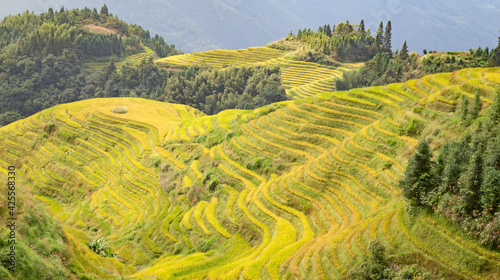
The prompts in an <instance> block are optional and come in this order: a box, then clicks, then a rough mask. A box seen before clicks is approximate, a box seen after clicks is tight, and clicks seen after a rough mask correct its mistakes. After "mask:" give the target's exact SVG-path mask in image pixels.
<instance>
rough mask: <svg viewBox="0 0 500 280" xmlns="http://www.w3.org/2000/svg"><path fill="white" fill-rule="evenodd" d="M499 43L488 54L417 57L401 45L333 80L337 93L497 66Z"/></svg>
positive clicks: (443, 53)
mask: <svg viewBox="0 0 500 280" xmlns="http://www.w3.org/2000/svg"><path fill="white" fill-rule="evenodd" d="M498 57H500V41H499V45H498V47H497V48H496V49H495V50H492V51H491V52H490V51H489V50H488V48H487V47H486V48H485V49H484V50H483V49H482V48H481V47H478V48H477V49H471V50H469V51H468V52H439V53H437V52H432V53H429V54H427V51H426V50H424V55H423V56H421V57H419V56H418V54H417V53H415V52H413V53H411V54H408V45H407V44H406V41H405V43H404V44H403V47H402V48H401V51H399V52H398V50H396V51H395V52H394V53H392V54H391V53H390V52H383V53H378V54H376V55H375V57H374V58H373V59H371V60H370V61H368V62H366V64H365V66H363V67H361V68H359V69H358V71H351V72H345V73H344V74H343V75H342V78H340V79H337V80H335V87H336V88H337V90H348V89H351V88H357V87H365V86H377V85H387V84H390V83H398V82H405V81H408V80H410V79H417V78H421V77H423V76H425V75H429V74H435V73H443V72H452V71H456V70H460V69H464V68H470V67H493V66H499V65H500V60H499V59H498Z"/></svg>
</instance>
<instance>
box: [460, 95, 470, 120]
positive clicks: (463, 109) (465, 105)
mask: <svg viewBox="0 0 500 280" xmlns="http://www.w3.org/2000/svg"><path fill="white" fill-rule="evenodd" d="M468 115H469V98H468V97H467V96H465V95H462V104H461V105H460V119H461V120H462V124H463V125H465V126H467V125H468V122H467V116H468Z"/></svg>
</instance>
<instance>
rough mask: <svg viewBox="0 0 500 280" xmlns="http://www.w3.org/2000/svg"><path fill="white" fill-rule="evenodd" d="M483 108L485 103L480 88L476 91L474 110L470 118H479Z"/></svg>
mask: <svg viewBox="0 0 500 280" xmlns="http://www.w3.org/2000/svg"><path fill="white" fill-rule="evenodd" d="M482 107H483V103H482V101H481V91H480V90H479V88H477V89H476V94H475V95H474V104H473V105H472V109H471V111H470V116H471V118H472V119H475V118H477V116H479V112H480V111H481V109H482Z"/></svg>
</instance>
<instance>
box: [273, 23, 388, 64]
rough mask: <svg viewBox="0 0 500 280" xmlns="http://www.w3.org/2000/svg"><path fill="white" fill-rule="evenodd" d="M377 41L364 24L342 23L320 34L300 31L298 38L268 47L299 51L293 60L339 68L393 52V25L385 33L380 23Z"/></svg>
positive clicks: (304, 30)
mask: <svg viewBox="0 0 500 280" xmlns="http://www.w3.org/2000/svg"><path fill="white" fill-rule="evenodd" d="M380 28H382V29H379V31H378V32H377V37H376V38H374V37H373V36H371V35H370V32H369V31H368V30H366V29H365V24H364V21H363V20H361V22H360V24H359V25H357V24H350V23H349V21H346V22H345V23H343V22H340V23H339V24H337V25H333V27H330V25H329V24H327V25H324V26H320V27H319V28H318V30H317V31H313V30H311V29H299V31H298V32H297V34H295V35H294V34H293V33H291V32H290V34H289V35H288V36H287V37H286V38H284V39H282V40H280V41H277V42H273V43H270V44H268V45H267V46H268V47H271V48H276V49H280V50H286V51H295V53H294V54H293V59H296V60H303V61H309V62H317V63H321V64H328V65H336V66H338V65H339V63H338V62H335V61H366V60H369V59H371V58H372V57H373V56H374V55H375V54H377V53H381V52H389V53H390V52H391V22H390V21H389V22H388V23H387V28H386V31H385V33H384V30H383V23H382V22H381V23H380Z"/></svg>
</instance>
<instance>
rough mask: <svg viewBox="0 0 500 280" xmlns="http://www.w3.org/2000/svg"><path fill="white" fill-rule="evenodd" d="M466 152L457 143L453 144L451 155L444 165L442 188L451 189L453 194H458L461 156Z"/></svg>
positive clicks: (449, 154)
mask: <svg viewBox="0 0 500 280" xmlns="http://www.w3.org/2000/svg"><path fill="white" fill-rule="evenodd" d="M463 152H464V151H463V150H462V149H461V148H460V145H458V144H457V143H452V144H451V145H450V148H449V153H448V155H446V159H445V160H446V163H445V165H444V170H443V175H442V187H443V189H445V190H448V189H451V191H452V192H454V193H456V192H458V186H457V182H458V179H459V178H460V171H461V168H460V164H461V162H460V154H461V153H463Z"/></svg>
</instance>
